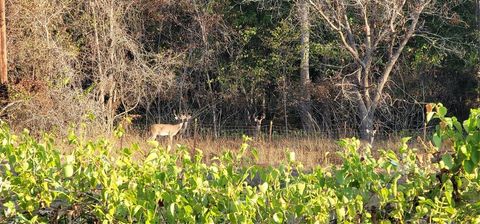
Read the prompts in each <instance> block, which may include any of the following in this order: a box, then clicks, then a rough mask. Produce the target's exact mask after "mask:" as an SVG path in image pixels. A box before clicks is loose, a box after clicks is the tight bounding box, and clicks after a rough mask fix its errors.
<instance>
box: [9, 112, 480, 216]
mask: <svg viewBox="0 0 480 224" xmlns="http://www.w3.org/2000/svg"><path fill="white" fill-rule="evenodd" d="M446 114H447V110H446V109H445V108H444V107H443V106H442V105H441V104H437V105H435V106H434V110H432V111H431V112H429V117H431V118H432V119H439V120H440V124H439V125H438V128H437V131H436V132H435V134H434V143H435V146H436V148H435V149H436V150H439V151H442V150H441V147H447V142H450V143H449V144H450V145H451V146H452V149H453V151H448V150H447V151H446V152H444V153H442V155H441V156H440V158H441V159H439V161H438V162H436V163H433V164H428V166H420V165H419V162H418V161H417V153H418V151H417V149H415V148H410V147H409V146H408V140H409V138H405V139H403V140H402V145H401V147H400V148H399V149H398V150H395V151H394V150H390V149H386V150H380V156H378V158H377V157H374V156H372V153H371V152H370V151H371V149H370V148H369V147H366V148H362V147H361V146H360V141H359V140H357V139H343V140H341V141H339V144H340V145H341V146H342V147H343V149H344V151H342V152H339V155H340V156H341V157H342V158H343V164H342V165H341V166H339V167H330V168H321V167H316V168H314V169H313V170H305V169H304V168H303V166H302V165H301V164H300V163H299V162H297V161H296V160H295V153H293V152H288V151H287V152H286V161H284V162H283V163H282V165H279V166H278V167H266V168H265V167H259V166H256V165H252V164H254V161H253V160H252V158H251V157H250V156H249V155H253V157H256V154H257V153H256V151H255V150H254V149H251V148H250V146H249V144H248V142H249V140H250V139H249V138H247V137H245V138H244V143H243V144H242V145H241V147H240V149H239V150H238V151H236V152H235V153H234V152H231V151H227V152H225V153H223V154H222V155H220V156H219V157H216V158H214V159H213V162H212V163H211V164H205V163H203V162H202V161H203V153H202V151H200V150H197V151H196V152H195V153H194V155H191V154H190V153H189V151H188V149H187V148H185V147H179V148H178V149H177V150H176V151H175V152H171V151H167V150H165V149H163V148H159V147H158V143H156V142H152V144H151V145H152V147H151V149H150V150H148V151H147V153H145V154H144V155H142V156H140V158H138V156H135V153H134V152H139V151H141V150H140V149H139V147H138V146H137V145H133V146H132V147H130V148H124V149H121V150H119V151H114V148H113V147H112V145H111V144H110V143H109V142H107V141H105V140H103V139H99V140H97V141H83V140H81V138H77V137H76V136H75V135H73V134H72V135H70V136H69V137H68V141H67V142H68V146H66V147H67V148H69V149H71V150H59V148H58V147H57V146H56V144H55V142H54V139H53V137H52V136H49V135H44V136H43V138H42V140H41V141H37V140H35V139H34V138H33V137H31V136H30V135H29V133H28V131H24V132H23V133H22V134H21V135H20V136H16V135H13V134H12V133H11V131H10V130H9V128H8V126H7V125H6V124H4V123H2V124H1V127H0V144H1V145H0V172H1V174H2V175H0V202H1V204H0V208H1V214H0V222H22V223H23V222H31V223H37V222H53V221H60V222H71V221H73V222H97V221H101V222H105V223H108V222H110V223H112V222H113V223H132V222H136V223H164V222H168V223H196V222H198V223H225V222H227V223H257V222H259V223H284V222H294V223H328V222H331V221H332V220H333V221H336V222H343V223H391V222H399V223H404V222H414V223H416V222H452V221H455V222H457V221H458V222H468V223H474V222H478V221H480V216H479V215H478V211H479V209H480V202H479V196H478V191H479V190H480V185H479V175H478V170H479V169H478V164H479V152H478V149H479V148H480V147H478V146H479V143H480V110H479V109H474V110H472V111H471V115H470V117H469V119H467V120H466V121H464V122H463V124H462V123H460V122H459V121H457V119H456V118H455V117H446ZM65 151H69V153H62V152H65ZM443 151H445V150H443ZM113 152H115V153H113ZM133 157H137V159H133Z"/></svg>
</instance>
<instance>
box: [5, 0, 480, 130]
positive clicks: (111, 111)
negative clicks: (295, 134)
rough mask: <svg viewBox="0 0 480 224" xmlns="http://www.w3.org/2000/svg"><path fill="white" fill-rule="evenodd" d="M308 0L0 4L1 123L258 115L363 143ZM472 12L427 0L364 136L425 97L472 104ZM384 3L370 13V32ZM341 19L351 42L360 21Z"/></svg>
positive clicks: (345, 55) (345, 67) (333, 39)
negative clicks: (1, 18)
mask: <svg viewBox="0 0 480 224" xmlns="http://www.w3.org/2000/svg"><path fill="white" fill-rule="evenodd" d="M318 2H319V1H302V0H299V1H287V0H285V1H268V0H264V1H254V0H250V1H248V0H244V1H240V0H209V1H208V0H175V1H170V0H135V1H130V0H129V1H127V0H90V1H73V0H48V1H47V0H9V1H6V8H7V10H6V17H7V38H8V39H7V46H8V61H9V67H8V74H9V85H8V100H4V101H3V102H2V104H3V105H4V109H3V110H2V111H1V113H2V114H1V115H2V118H3V119H5V120H7V121H8V122H9V123H10V124H11V126H12V127H13V128H14V129H16V130H22V129H23V128H28V129H30V130H31V131H32V132H34V133H40V132H43V131H49V132H55V133H58V134H66V133H67V129H68V128H67V127H70V126H75V125H78V124H80V123H85V124H88V125H87V126H88V128H89V129H90V130H91V133H109V132H111V131H112V130H114V128H115V127H116V125H118V124H119V122H121V121H122V119H124V117H125V116H126V115H132V114H138V115H141V116H135V117H136V119H134V120H133V128H134V129H136V130H138V132H140V133H142V132H144V130H146V127H147V126H148V125H150V124H152V123H173V122H174V121H173V112H174V111H175V112H177V113H190V114H192V115H193V117H194V119H197V125H198V126H199V127H201V128H202V130H205V131H206V132H208V133H210V134H213V135H214V136H218V135H221V134H222V133H223V131H224V130H231V129H235V128H236V127H240V128H241V127H253V126H254V125H255V118H259V117H261V116H262V115H265V119H264V120H263V122H264V124H267V123H269V122H270V121H271V122H272V124H273V125H274V131H275V132H278V133H285V132H287V131H290V132H292V131H300V132H301V131H302V130H303V131H306V133H313V132H317V133H323V134H326V135H328V136H331V137H338V135H339V133H341V132H342V131H343V132H348V133H349V135H357V134H360V135H361V133H360V132H359V131H361V130H362V128H361V127H360V126H361V123H362V116H360V112H359V103H358V100H356V99H355V97H354V96H352V92H355V91H359V90H358V89H360V87H361V85H358V83H357V84H355V82H353V81H351V80H350V79H351V74H353V73H355V72H356V71H358V70H357V68H358V63H357V61H355V60H354V58H352V55H351V54H350V53H349V51H348V49H346V48H345V45H344V44H343V43H342V41H341V39H340V38H339V35H338V33H336V32H335V31H334V30H332V29H331V28H330V27H329V24H327V22H326V21H325V19H324V18H322V16H320V15H319V13H318V11H316V9H315V8H314V7H313V6H314V4H320V3H318ZM329 2H335V1H329ZM337 2H338V1H337ZM342 2H348V1H342ZM372 2H382V1H372ZM383 2H385V1H383ZM397 2H400V1H397ZM418 2H425V1H408V2H407V5H406V6H404V7H402V8H401V12H403V13H404V14H405V15H406V16H405V18H406V19H405V21H406V22H404V23H403V25H404V26H399V27H398V30H400V31H398V32H403V31H405V32H406V30H407V28H408V25H409V24H411V22H409V20H408V15H410V14H411V12H409V10H411V7H413V6H411V5H408V4H413V5H414V4H417V3H418ZM479 4H480V2H479V1H476V0H437V1H434V2H430V3H429V5H428V6H427V7H426V8H425V10H423V11H422V13H421V14H420V15H419V22H418V25H417V26H416V30H415V34H414V35H413V36H412V37H411V39H410V40H409V41H408V43H407V45H406V46H405V48H404V49H403V51H402V52H401V54H400V56H399V58H398V61H397V62H396V63H395V65H394V66H393V69H392V74H391V75H390V77H389V79H388V81H387V82H386V83H385V88H384V91H383V92H382V94H381V97H380V98H379V104H378V107H377V109H376V110H374V111H373V113H374V114H373V115H372V124H371V128H374V129H375V130H377V131H379V132H381V133H391V132H399V131H408V130H419V129H421V128H423V125H424V122H425V118H424V107H425V104H426V103H428V102H442V103H443V104H444V105H445V106H446V107H447V108H449V109H450V110H449V113H452V114H455V115H456V116H457V117H459V119H460V120H463V119H465V118H466V117H467V115H468V112H469V108H472V107H478V106H479V105H480V102H479V100H478V99H479V92H478V87H479V81H480V75H479V74H480V72H479V71H480V67H479V55H480V54H479V49H480V48H479V40H480V32H479V28H480V25H479V24H480V20H479V18H480V12H479V10H478V6H479ZM372 5H374V4H373V3H372ZM302 7H307V11H305V9H306V8H302ZM334 7H338V6H334ZM382 7H383V6H382ZM382 7H380V6H379V5H377V6H375V5H374V6H372V7H370V6H369V8H367V10H370V11H369V14H368V15H370V17H368V20H369V21H370V22H369V24H371V25H372V29H377V27H376V26H375V24H376V21H377V19H378V21H380V22H381V19H379V18H376V17H375V15H379V16H378V17H381V16H383V15H384V13H383V12H386V10H382ZM347 14H348V15H349V18H351V23H352V29H353V30H354V32H353V33H354V34H355V35H358V36H361V33H362V32H363V31H365V27H363V26H362V25H361V23H358V22H356V21H361V20H357V19H358V18H356V17H357V15H356V14H354V13H350V12H349V13H347ZM345 18H347V17H345ZM400 25H402V24H400ZM378 29H380V28H378ZM306 37H308V38H307V39H305V38H306ZM394 37H395V34H392V35H391V38H390V39H387V40H386V41H385V43H389V41H392V43H393V41H394V40H395V38H394ZM354 38H355V37H354ZM305 44H306V45H305ZM305 46H308V48H305ZM382 46H384V45H381V47H379V48H378V49H376V50H375V52H374V55H375V56H377V57H375V61H374V62H373V65H374V66H372V68H371V69H370V70H369V71H370V75H369V80H371V81H372V83H373V84H372V88H375V87H376V84H375V83H376V82H375V81H376V80H378V79H379V78H380V73H381V72H382V68H383V67H382V66H384V65H385V64H386V63H387V62H388V60H389V57H388V56H387V55H388V53H389V48H388V47H382ZM385 46H388V44H387V45H385ZM395 46H396V45H395ZM358 47H359V49H363V48H364V47H365V46H362V42H359V43H358ZM305 49H308V50H307V52H308V54H307V59H309V60H307V61H305V57H304V56H305V54H304V53H305ZM365 49H366V48H365ZM391 49H392V48H390V50H391ZM305 66H307V67H305ZM305 72H307V73H305ZM306 74H308V75H307V76H305V75H306ZM363 87H364V88H367V91H368V88H369V86H363ZM192 123H193V120H192ZM222 130H223V131H222ZM235 130H236V129H235Z"/></svg>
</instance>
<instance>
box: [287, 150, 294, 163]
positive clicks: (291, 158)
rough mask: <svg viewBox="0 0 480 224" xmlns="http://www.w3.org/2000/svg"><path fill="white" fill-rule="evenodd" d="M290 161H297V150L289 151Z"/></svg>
mask: <svg viewBox="0 0 480 224" xmlns="http://www.w3.org/2000/svg"><path fill="white" fill-rule="evenodd" d="M288 161H289V162H293V161H295V152H288Z"/></svg>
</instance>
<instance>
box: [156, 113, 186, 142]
mask: <svg viewBox="0 0 480 224" xmlns="http://www.w3.org/2000/svg"><path fill="white" fill-rule="evenodd" d="M191 117H192V116H190V115H184V114H182V115H180V116H177V115H176V114H175V119H176V120H181V122H180V123H179V124H152V125H151V126H150V139H152V140H156V139H157V136H168V137H169V140H170V145H171V144H172V142H173V137H174V136H175V135H177V134H178V132H180V130H181V129H182V128H183V127H185V126H186V125H187V123H188V120H189V119H190V118H191Z"/></svg>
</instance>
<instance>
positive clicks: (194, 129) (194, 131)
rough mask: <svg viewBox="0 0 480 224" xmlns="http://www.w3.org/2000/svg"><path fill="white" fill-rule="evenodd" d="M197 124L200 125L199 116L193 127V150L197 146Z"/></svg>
mask: <svg viewBox="0 0 480 224" xmlns="http://www.w3.org/2000/svg"><path fill="white" fill-rule="evenodd" d="M197 125H198V118H195V122H194V125H193V126H194V127H193V150H194V151H195V149H196V148H197Z"/></svg>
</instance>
